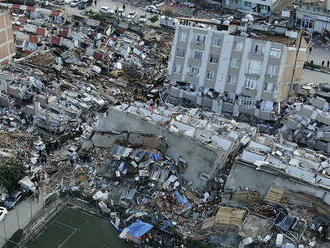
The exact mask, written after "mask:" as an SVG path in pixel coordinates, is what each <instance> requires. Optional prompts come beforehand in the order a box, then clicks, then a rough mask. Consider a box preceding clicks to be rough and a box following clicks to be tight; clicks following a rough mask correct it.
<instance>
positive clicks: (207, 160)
mask: <svg viewBox="0 0 330 248" xmlns="http://www.w3.org/2000/svg"><path fill="white" fill-rule="evenodd" d="M151 109H153V107H151ZM151 109H150V106H149V105H147V104H143V103H138V102H136V103H134V104H130V105H121V106H118V107H113V108H110V109H109V110H108V112H107V113H106V114H105V116H104V117H100V118H99V119H98V121H97V124H96V128H97V131H98V132H100V137H99V138H97V137H95V139H96V141H98V139H101V141H99V144H104V145H110V144H111V143H108V144H107V143H106V142H110V141H111V139H110V138H109V139H108V140H107V139H106V137H105V136H104V135H102V133H104V132H107V131H112V132H115V133H125V132H129V133H132V134H134V133H135V134H136V135H137V136H138V137H139V135H141V136H143V135H154V136H156V137H163V138H164V139H165V140H166V141H167V143H168V150H167V152H166V155H168V156H169V157H171V158H173V159H176V160H178V159H180V158H182V159H183V160H184V161H186V163H187V168H186V172H185V173H183V176H184V177H185V179H186V180H188V181H189V182H190V183H191V184H194V186H196V187H197V188H203V187H204V186H205V185H206V183H207V181H208V180H209V179H211V178H212V177H214V173H215V172H216V170H217V169H221V168H222V167H223V166H224V165H225V163H226V160H227V159H228V157H229V156H230V155H231V154H233V153H235V152H237V151H238V150H239V148H240V146H241V145H242V144H244V143H246V142H248V141H249V139H250V136H252V135H254V134H255V132H256V128H254V127H251V126H249V125H248V124H244V123H237V122H235V121H230V120H227V119H225V118H223V117H221V116H219V115H217V114H214V113H211V112H200V111H199V110H197V109H192V110H187V109H182V108H179V107H174V106H169V107H160V108H157V109H156V110H151ZM201 118H203V120H202V119H201ZM129 138H130V139H129V140H130V141H131V143H134V136H131V135H130V136H129ZM131 139H132V140H131ZM135 139H138V138H137V137H136V138H135ZM201 165H203V166H201Z"/></svg>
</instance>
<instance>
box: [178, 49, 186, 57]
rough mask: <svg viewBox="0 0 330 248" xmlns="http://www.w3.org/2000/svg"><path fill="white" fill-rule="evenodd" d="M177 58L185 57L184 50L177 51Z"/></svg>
mask: <svg viewBox="0 0 330 248" xmlns="http://www.w3.org/2000/svg"><path fill="white" fill-rule="evenodd" d="M176 56H178V57H184V50H183V49H176Z"/></svg>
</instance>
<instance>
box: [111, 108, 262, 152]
mask: <svg viewBox="0 0 330 248" xmlns="http://www.w3.org/2000/svg"><path fill="white" fill-rule="evenodd" d="M112 109H113V110H119V111H122V112H126V113H130V114H133V115H135V116H137V117H139V118H142V119H144V120H146V121H148V122H151V123H154V124H158V125H159V126H161V127H164V128H166V129H167V130H169V131H170V132H173V133H179V134H183V135H185V136H190V137H193V138H194V139H196V140H199V141H201V142H202V143H204V144H206V145H209V146H211V147H214V148H216V149H218V150H220V151H223V152H225V153H230V152H232V151H235V150H237V148H238V147H239V146H240V145H245V144H247V143H248V142H249V140H250V137H251V136H253V135H254V134H255V133H256V128H254V127H251V126H250V125H249V124H246V123H241V122H236V121H234V120H228V119H226V118H224V117H222V116H221V115H218V114H215V113H212V112H206V111H201V110H200V109H197V108H196V109H185V108H182V107H178V106H174V105H171V104H167V105H166V106H159V107H157V108H156V106H155V105H154V104H153V103H150V104H145V103H141V102H134V103H131V104H130V105H127V104H122V105H120V106H115V107H113V108H112Z"/></svg>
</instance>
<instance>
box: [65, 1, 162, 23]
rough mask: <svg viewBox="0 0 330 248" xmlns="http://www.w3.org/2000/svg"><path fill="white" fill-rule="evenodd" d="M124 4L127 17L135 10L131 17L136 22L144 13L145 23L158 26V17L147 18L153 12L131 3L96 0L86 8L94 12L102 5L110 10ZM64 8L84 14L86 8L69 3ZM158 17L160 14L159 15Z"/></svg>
mask: <svg viewBox="0 0 330 248" xmlns="http://www.w3.org/2000/svg"><path fill="white" fill-rule="evenodd" d="M124 5H125V11H124V14H123V15H124V16H125V17H127V15H128V13H129V12H135V13H136V16H135V18H134V19H133V20H134V21H135V22H136V23H137V22H138V21H139V18H140V16H141V15H146V17H147V21H146V24H147V25H152V26H159V19H158V21H157V22H155V23H152V22H150V20H149V18H151V17H152V16H154V15H155V14H154V13H150V12H147V11H145V10H144V7H135V6H133V5H130V4H129V3H123V2H120V1H109V0H97V5H95V4H94V2H93V4H92V5H91V6H89V7H88V8H87V9H86V10H92V11H95V12H98V13H99V11H100V9H101V8H102V7H108V8H110V9H111V10H116V9H123V6H124ZM64 8H65V10H66V11H67V13H68V14H71V15H72V14H80V15H82V14H84V12H85V11H86V10H79V9H78V8H77V7H70V5H64ZM159 17H160V16H159Z"/></svg>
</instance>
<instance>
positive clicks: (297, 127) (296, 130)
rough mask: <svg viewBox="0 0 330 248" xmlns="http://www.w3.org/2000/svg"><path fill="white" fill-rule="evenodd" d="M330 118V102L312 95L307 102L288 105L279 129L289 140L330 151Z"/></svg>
mask: <svg viewBox="0 0 330 248" xmlns="http://www.w3.org/2000/svg"><path fill="white" fill-rule="evenodd" d="M329 118H330V115H329V104H328V102H327V101H326V100H325V99H324V98H321V97H318V96H315V97H311V98H309V99H308V101H307V102H294V103H293V104H291V105H288V108H287V109H286V111H285V113H284V115H283V118H282V120H281V123H282V124H283V126H282V127H281V128H280V129H279V130H278V131H279V132H280V133H281V134H282V135H283V137H285V138H286V139H288V140H292V141H294V142H297V143H299V144H301V145H303V146H308V147H310V148H314V149H316V150H320V151H324V152H326V153H329V152H330V150H329V141H330V140H329V137H328V135H329V124H330V122H329V120H330V119H329Z"/></svg>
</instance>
